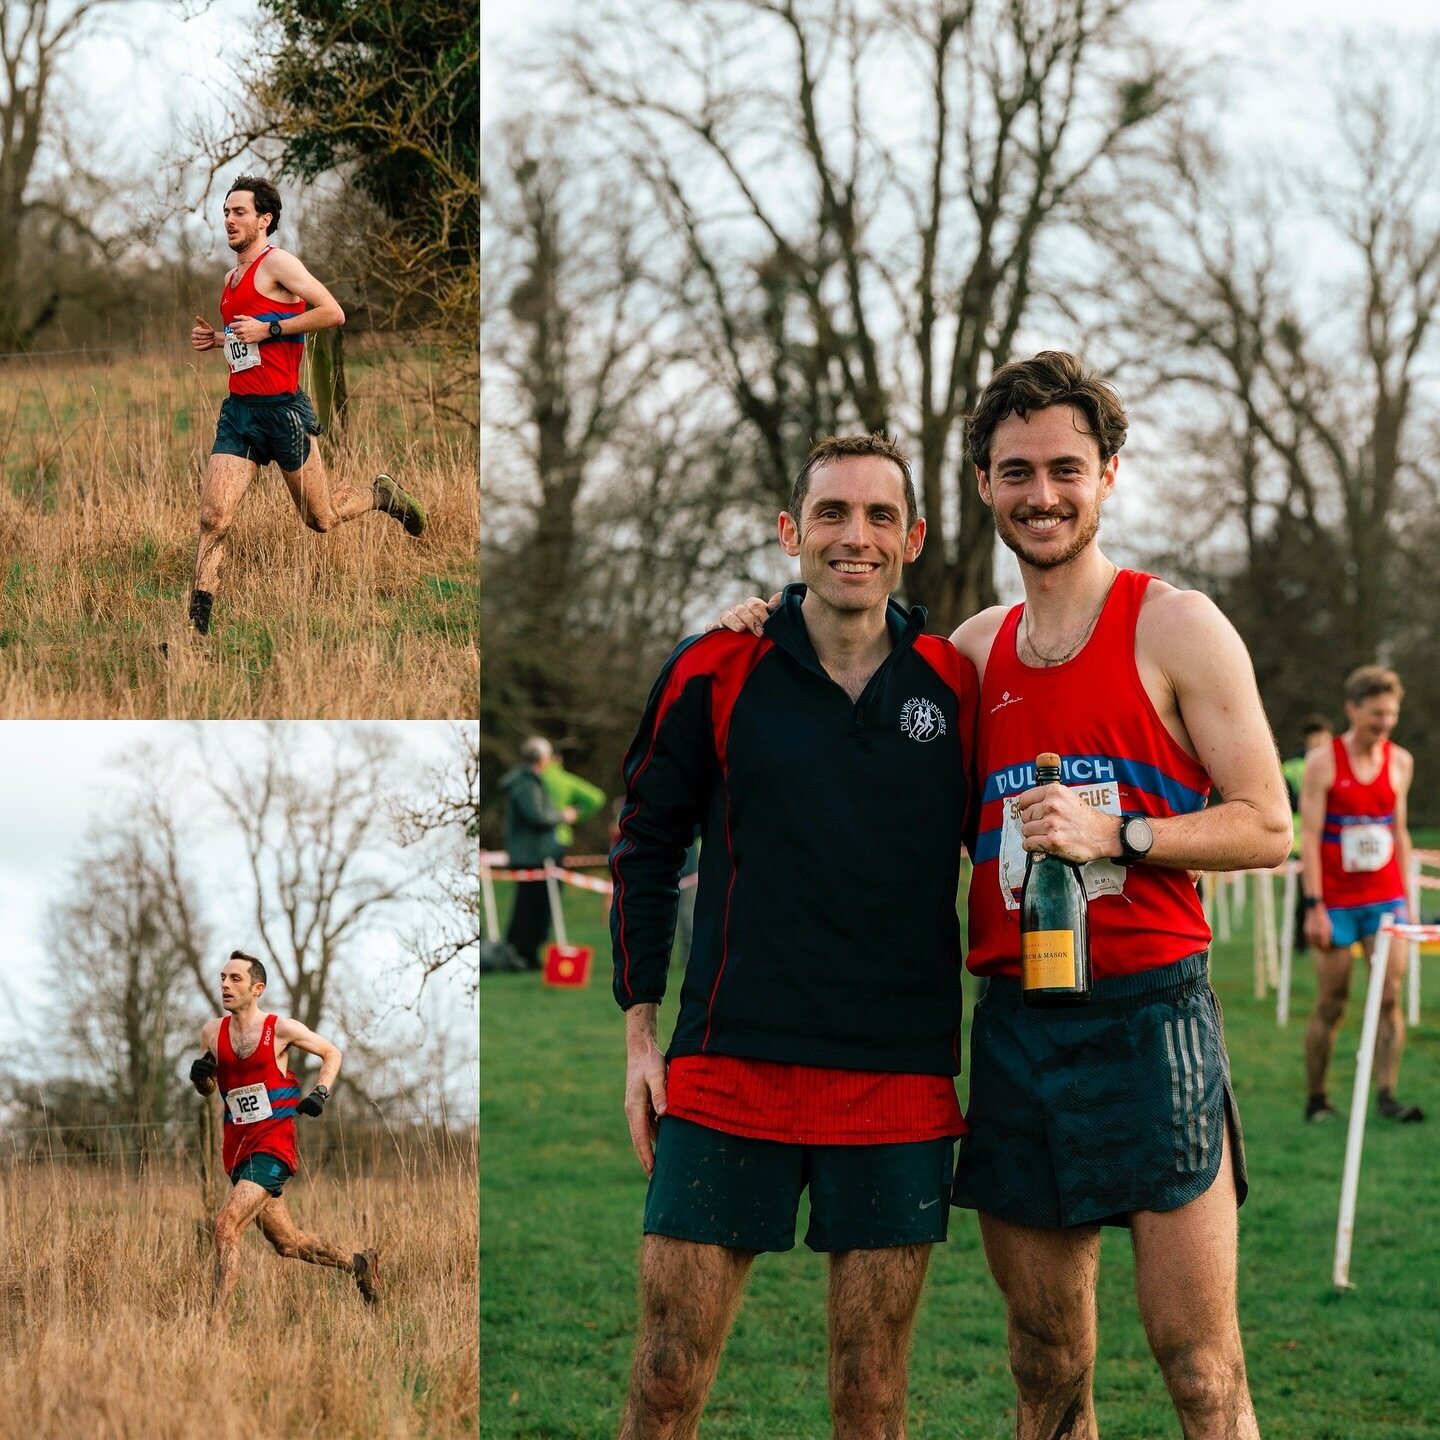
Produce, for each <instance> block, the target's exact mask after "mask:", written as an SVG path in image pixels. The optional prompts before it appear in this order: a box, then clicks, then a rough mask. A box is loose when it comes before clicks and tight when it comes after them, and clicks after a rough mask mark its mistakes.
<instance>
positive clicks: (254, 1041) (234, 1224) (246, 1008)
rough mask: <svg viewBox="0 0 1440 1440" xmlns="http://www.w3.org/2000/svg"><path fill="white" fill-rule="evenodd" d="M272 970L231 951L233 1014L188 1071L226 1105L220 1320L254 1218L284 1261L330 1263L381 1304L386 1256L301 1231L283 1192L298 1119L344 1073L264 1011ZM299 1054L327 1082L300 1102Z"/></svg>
mask: <svg viewBox="0 0 1440 1440" xmlns="http://www.w3.org/2000/svg"><path fill="white" fill-rule="evenodd" d="M264 989H265V967H264V965H262V964H261V963H260V961H259V960H257V959H255V957H254V956H253V955H246V954H244V953H243V952H242V951H240V950H235V951H232V952H231V955H230V959H229V960H228V961H227V962H226V964H225V968H224V969H223V970H221V972H220V1004H221V1006H222V1008H223V1009H224V1010H225V1011H226V1014H225V1015H224V1016H223V1017H222V1018H220V1019H218V1020H210V1021H207V1022H206V1024H205V1027H204V1029H202V1030H201V1032H200V1044H201V1047H202V1049H203V1051H204V1053H203V1054H202V1055H201V1056H200V1058H199V1059H198V1060H196V1061H195V1062H194V1064H192V1065H191V1067H190V1081H191V1084H193V1085H194V1086H195V1088H196V1090H198V1091H199V1092H200V1094H202V1095H209V1094H210V1093H211V1092H212V1091H214V1090H215V1088H216V1087H217V1085H218V1087H219V1090H220V1098H221V1100H222V1101H223V1102H224V1106H225V1148H224V1163H225V1171H226V1173H227V1174H228V1175H229V1176H230V1183H231V1185H232V1186H233V1187H234V1188H233V1189H232V1190H231V1191H230V1196H229V1198H228V1199H227V1200H226V1202H225V1204H224V1205H223V1206H221V1208H220V1213H219V1214H218V1215H217V1216H216V1217H215V1286H214V1291H213V1293H212V1299H211V1309H212V1311H213V1313H215V1314H216V1315H219V1316H221V1317H223V1316H224V1315H225V1314H226V1313H227V1312H228V1310H229V1308H230V1297H231V1296H232V1295H233V1294H234V1291H235V1281H236V1280H237V1279H238V1278H239V1275H240V1237H241V1235H243V1234H244V1233H245V1227H246V1226H247V1225H248V1224H250V1222H251V1221H252V1220H253V1221H254V1222H255V1224H256V1225H257V1226H259V1228H260V1233H261V1234H262V1235H264V1237H265V1238H266V1239H267V1240H268V1241H269V1242H270V1244H271V1246H272V1247H273V1248H274V1250H275V1253H276V1254H277V1255H279V1256H281V1257H282V1258H283V1259H286V1260H305V1261H308V1262H309V1263H310V1264H311V1265H329V1266H331V1267H333V1268H334V1269H336V1270H345V1271H348V1272H349V1273H350V1274H351V1275H353V1276H354V1277H355V1285H356V1288H357V1289H358V1290H359V1291H360V1298H361V1299H362V1300H364V1301H365V1303H366V1304H367V1305H374V1304H376V1303H377V1301H378V1300H379V1298H380V1274H379V1256H378V1254H377V1253H376V1252H375V1251H374V1250H360V1251H355V1250H343V1249H341V1248H340V1247H339V1246H338V1245H332V1244H331V1243H330V1242H329V1241H328V1240H324V1239H322V1238H321V1237H320V1236H319V1235H308V1234H306V1233H305V1232H304V1231H303V1230H299V1229H297V1228H296V1226H295V1222H294V1220H292V1219H291V1218H290V1212H289V1210H288V1209H286V1206H285V1201H284V1199H283V1198H282V1196H281V1191H282V1190H284V1188H285V1182H286V1181H287V1180H288V1179H289V1178H290V1177H291V1176H292V1175H293V1174H294V1173H295V1170H296V1167H297V1165H298V1163H299V1162H298V1160H297V1158H296V1154H295V1115H296V1112H297V1111H298V1112H299V1113H300V1114H301V1115H312V1116H319V1115H320V1114H321V1113H322V1112H323V1110H324V1109H325V1102H326V1100H328V1099H329V1097H330V1088H331V1086H333V1085H334V1084H335V1078H336V1076H338V1075H339V1073H340V1052H339V1050H337V1049H336V1048H335V1046H333V1045H332V1044H331V1043H330V1042H329V1041H328V1040H325V1039H323V1038H322V1037H321V1036H319V1035H317V1034H315V1032H314V1031H313V1030H308V1029H306V1027H305V1026H304V1025H302V1024H300V1022H299V1021H298V1020H287V1019H285V1018H284V1017H282V1016H279V1015H267V1014H266V1013H265V1012H264V1011H263V1010H261V1008H260V995H261V992H262V991H263V990H264ZM292 1045H293V1046H294V1047H295V1048H296V1049H297V1050H303V1051H305V1053H306V1054H307V1055H315V1056H317V1057H318V1058H319V1060H320V1079H319V1082H318V1083H317V1084H316V1086H315V1088H314V1089H313V1090H311V1092H310V1093H309V1094H308V1095H307V1096H306V1097H305V1098H304V1099H303V1100H301V1099H300V1098H299V1096H300V1087H299V1085H298V1084H297V1082H296V1078H295V1076H294V1075H293V1074H292V1073H291V1072H290V1071H289V1070H288V1069H287V1068H286V1066H285V1065H284V1063H283V1057H284V1054H285V1052H286V1050H287V1049H289V1048H290V1047H291V1046H292Z"/></svg>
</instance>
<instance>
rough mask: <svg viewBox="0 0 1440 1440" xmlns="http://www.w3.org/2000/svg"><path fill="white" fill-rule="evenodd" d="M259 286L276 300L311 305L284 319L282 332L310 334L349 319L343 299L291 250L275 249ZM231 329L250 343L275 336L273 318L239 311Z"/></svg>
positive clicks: (265, 266) (329, 328)
mask: <svg viewBox="0 0 1440 1440" xmlns="http://www.w3.org/2000/svg"><path fill="white" fill-rule="evenodd" d="M255 287H256V289H258V290H259V291H260V293H261V294H262V295H268V296H270V298H271V299H272V300H285V301H290V302H293V301H295V300H303V301H304V302H305V303H306V304H307V305H308V306H309V307H310V308H309V309H308V310H305V311H304V312H303V313H301V314H299V315H287V316H286V317H285V318H284V319H283V320H282V321H280V333H281V334H282V335H309V334H313V333H314V332H315V331H316V330H332V329H334V328H335V327H336V326H337V325H343V324H344V323H345V312H344V311H343V310H342V309H341V308H340V302H339V301H338V300H337V299H336V298H335V297H334V296H333V295H332V294H331V293H330V292H329V291H328V290H327V289H326V288H325V287H324V286H323V285H322V284H321V283H320V282H319V281H318V280H317V279H316V278H315V277H314V276H313V275H312V274H311V273H310V272H309V271H308V270H307V269H306V268H305V267H304V265H302V264H301V263H300V261H299V259H298V258H297V257H296V256H294V255H292V254H291V253H290V252H289V251H288V250H281V249H278V248H276V249H272V250H271V252H270V253H269V254H268V255H267V256H266V257H265V262H264V265H263V267H262V269H261V270H260V273H259V275H258V276H257V277H256V281H255ZM230 329H231V331H232V332H233V333H234V334H236V335H238V336H239V337H240V339H242V340H244V341H245V342H246V344H255V343H256V342H258V341H261V340H268V339H270V338H271V336H270V324H269V322H268V321H266V320H256V319H255V318H254V317H253V316H251V315H237V316H236V317H235V318H234V320H232V321H231V322H230Z"/></svg>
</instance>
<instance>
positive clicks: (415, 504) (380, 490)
mask: <svg viewBox="0 0 1440 1440" xmlns="http://www.w3.org/2000/svg"><path fill="white" fill-rule="evenodd" d="M370 488H371V491H372V492H373V494H374V496H375V508H376V509H377V510H383V511H384V512H385V513H386V514H387V515H393V516H394V517H395V518H396V519H397V520H398V521H399V522H400V523H401V524H402V525H403V526H404V527H405V533H406V534H407V535H423V534H424V533H425V507H424V506H423V505H422V504H421V503H420V502H419V501H418V500H417V499H416V498H415V497H414V496H413V495H408V494H406V492H405V491H404V490H402V489H401V488H400V487H399V486H398V485H397V484H396V483H395V482H394V480H392V479H391V478H390V476H388V475H377V476H376V477H375V483H374V484H373V485H372V486H371V487H370Z"/></svg>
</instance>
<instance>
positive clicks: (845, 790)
mask: <svg viewBox="0 0 1440 1440" xmlns="http://www.w3.org/2000/svg"><path fill="white" fill-rule="evenodd" d="M924 537H925V525H924V522H923V521H922V520H920V519H919V518H918V517H917V515H916V504H915V492H914V487H913V484H912V482H911V479H910V468H909V465H908V463H907V461H906V459H905V457H904V455H903V454H902V453H901V452H900V451H899V450H897V449H896V447H895V446H894V445H893V443H891V442H890V441H889V440H888V438H886V437H885V436H883V435H868V436H851V437H845V438H831V439H827V440H824V441H822V442H821V443H820V444H818V445H817V446H816V447H815V448H814V450H813V451H812V452H811V454H810V456H809V458H808V459H807V461H806V463H805V466H804V468H803V469H802V470H801V472H800V474H799V476H798V478H797V479H796V481H795V485H794V488H793V491H792V494H791V498H790V504H789V507H788V508H787V509H786V510H785V511H784V512H783V513H782V514H781V516H780V520H779V539H780V544H781V547H782V548H783V549H784V551H785V553H786V554H787V555H789V556H791V557H792V558H795V559H798V560H799V562H800V577H801V583H800V584H798V585H793V586H791V587H790V588H789V589H788V590H787V591H786V592H785V595H784V597H783V600H782V603H781V605H780V607H779V609H778V610H777V612H776V613H775V614H774V615H773V616H771V617H770V619H769V621H768V623H767V624H766V625H765V627H764V633H763V634H762V635H760V636H756V635H753V634H750V633H748V632H745V633H740V634H732V633H730V632H729V631H725V630H716V631H712V632H710V633H708V634H705V635H700V636H694V637H691V638H690V639H688V640H686V641H685V642H684V643H682V644H681V645H680V647H679V648H678V649H677V650H676V652H675V653H674V655H672V656H671V658H670V660H669V662H668V664H667V665H666V666H665V668H664V670H663V671H662V672H661V675H660V678H659V680H658V681H657V682H656V684H655V687H654V689H653V691H652V692H651V696H650V702H649V705H648V708H647V710H646V712H645V715H644V718H643V720H642V721H641V725H640V729H639V732H638V733H637V735H636V737H635V741H634V743H633V745H632V746H631V748H630V751H629V754H628V755H627V757H626V762H625V779H626V785H627V795H626V801H625V806H624V809H623V810H622V812H621V816H620V822H619V836H618V839H617V841H616V844H615V847H614V850H613V851H612V854H611V869H612V873H613V876H614V881H615V901H614V905H613V908H612V910H611V929H612V936H613V941H614V961H615V978H614V989H615V998H616V1000H617V1001H618V1002H619V1004H620V1005H621V1007H622V1008H623V1009H624V1010H625V1012H626V1016H625V1020H626V1047H627V1052H628V1069H627V1075H626V1101H625V1109H626V1115H627V1118H628V1121H629V1126H630V1135H631V1140H632V1143H633V1144H634V1147H635V1151H636V1154H637V1155H638V1157H639V1159H640V1163H641V1166H642V1167H643V1168H644V1170H645V1172H646V1174H647V1175H649V1176H650V1187H649V1193H648V1196H647V1199H646V1203H645V1219H644V1231H645V1237H644V1242H643V1248H642V1252H641V1309H642V1317H641V1329H640V1336H639V1340H638V1343H637V1346H636V1351H635V1357H634V1363H633V1367H632V1372H631V1381H630V1393H629V1400H628V1404H627V1406H626V1410H625V1416H624V1419H623V1422H622V1426H621V1432H620V1433H621V1435H622V1436H624V1437H629V1440H636V1437H658V1436H677V1437H681V1436H693V1435H694V1433H695V1428H696V1426H697V1425H698V1423H699V1417H700V1413H701V1410H702V1408H703V1406H704V1403H705V1397H706V1395H707V1393H708V1391H709V1388H710V1384H711V1381H712V1380H713V1379H714V1376H715V1371H716V1367H717V1365H718V1363H719V1359H720V1352H721V1348H722V1346H723V1345H724V1342H725V1337H726V1334H727V1333H728V1331H729V1328H730V1323H731V1320H732V1318H733V1316H734V1314H735V1309H736V1306H737V1305H738V1303H739V1299H740V1293H741V1288H742V1286H743V1284H744V1282H745V1278H746V1275H747V1273H748V1271H749V1269H750V1266H751V1263H752V1261H753V1260H754V1258H755V1256H756V1254H757V1253H759V1252H760V1251H765V1250H788V1249H790V1248H792V1247H793V1245H794V1243H795V1218H796V1210H797V1205H798V1202H799V1197H800V1193H801V1191H802V1190H804V1189H805V1188H806V1186H807V1185H808V1186H809V1190H810V1206H811V1219H810V1227H809V1232H808V1233H807V1235H806V1237H805V1242H806V1244H807V1245H808V1246H809V1247H810V1248H811V1249H812V1250H818V1251H823V1252H826V1253H827V1254H828V1255H829V1257H830V1300H829V1329H830V1365H829V1389H830V1401H831V1409H832V1412H833V1414H834V1421H835V1434H836V1435H837V1436H843V1437H862V1436H864V1437H872V1436H875V1437H882V1436H883V1437H898V1436H900V1435H902V1434H903V1432H904V1423H905V1396H906V1363H907V1352H908V1347H909V1340H910V1334H911V1330H912V1328H913V1324H914V1319H915V1313H916V1308H917V1306H918V1304H919V1299H920V1291H921V1285H922V1283H923V1280H924V1276H925V1270H926V1266H927V1264H928V1261H929V1254H930V1247H931V1245H932V1244H933V1243H935V1242H936V1241H940V1240H943V1239H944V1238H945V1235H946V1218H945V1215H946V1211H947V1209H948V1205H947V1198H948V1194H949V1177H950V1173H951V1159H952V1152H953V1149H954V1139H955V1137H956V1136H957V1135H958V1134H959V1133H960V1132H961V1130H962V1128H963V1121H962V1120H961V1117H960V1111H959V1106H958V1104H957V1102H956V1096H955V1086H954V1080H953V1076H954V1074H955V1072H956V1070H957V1069H958V1059H959V1024H960V985H959V967H960V939H959V928H958V924H957V921H956V915H955V890H956V884H957V881H958V878H959V865H960V837H961V823H962V820H963V817H964V815H965V813H966V810H967V806H968V789H967V783H966V757H967V755H968V751H969V746H970V737H971V732H972V727H973V723H974V702H975V677H974V672H973V670H972V669H971V667H970V666H969V665H968V664H967V663H966V662H965V661H963V660H962V659H961V658H960V657H959V656H958V655H957V654H956V652H955V650H954V649H953V648H952V647H951V646H950V645H949V644H947V643H946V642H945V641H944V640H942V639H940V638H938V637H935V636H927V635H924V634H922V633H921V632H922V630H923V628H924V612H923V611H921V610H918V609H916V610H912V611H910V612H908V613H907V612H906V611H905V610H903V609H902V608H901V607H900V606H899V605H897V604H895V603H893V602H892V601H891V600H890V598H889V597H890V595H891V594H892V592H893V591H894V590H895V589H896V588H897V586H898V585H899V583H900V579H901V573H902V569H903V567H904V565H905V564H906V563H907V562H909V561H911V560H914V559H915V557H916V556H917V555H918V554H919V553H920V548H921V545H922V544H923V542H924ZM697 825H698V826H699V827H700V831H701V835H702V839H703V844H702V847H701V850H700V881H699V892H698V896H697V899H696V907H695V926H694V938H693V943H692V947H691V951H690V959H689V963H688V966H687V968H686V973H685V983H684V987H683V992H682V995H681V999H680V1013H679V1017H678V1020H677V1022H676V1024H675V1028H674V1035H673V1038H672V1040H671V1042H670V1046H669V1050H668V1053H667V1054H663V1055H662V1053H661V1051H660V1048H659V1041H658V1036H657V1012H658V1009H659V1005H660V1002H661V1000H662V998H663V997H664V993H665V982H666V971H667V967H668V964H669V959H670V950H671V944H672V939H673V934H674V929H675V917H676V904H677V888H678V880H679V876H680V871H681V865H682V862H683V860H684V856H685V852H686V848H687V847H688V846H689V844H690V841H691V838H692V836H693V834H694V831H695V827H696V826H697ZM657 1132H658V1135H657Z"/></svg>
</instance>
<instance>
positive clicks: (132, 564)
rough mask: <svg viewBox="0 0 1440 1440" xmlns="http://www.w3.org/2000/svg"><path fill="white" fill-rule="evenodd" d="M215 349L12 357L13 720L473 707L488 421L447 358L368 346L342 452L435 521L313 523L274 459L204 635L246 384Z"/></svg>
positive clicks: (6, 703) (459, 712)
mask: <svg viewBox="0 0 1440 1440" xmlns="http://www.w3.org/2000/svg"><path fill="white" fill-rule="evenodd" d="M210 358H212V357H205V356H202V357H195V359H196V361H197V363H196V364H191V363H190V360H189V359H188V358H187V357H186V354H185V352H183V351H180V350H176V351H174V352H173V353H172V352H166V353H163V354H161V355H158V356H157V355H154V354H145V355H141V356H138V357H130V358H117V359H115V360H113V361H110V362H108V363H103V364H89V363H87V364H85V365H83V366H77V365H74V364H72V363H70V362H67V361H62V360H57V361H53V362H49V363H46V364H40V363H37V364H34V365H22V366H17V365H16V364H15V363H13V362H12V363H10V364H7V365H6V366H4V367H3V368H0V442H3V450H0V467H3V469H4V473H3V475H0V718H67V717H82V716H84V717H93V718H112V717H126V718H141V719H144V718H158V717H172V718H248V717H262V718H288V719H307V718H331V719H349V718H376V719H379V718H383V719H391V718H396V719H404V718H434V717H461V716H473V715H474V714H475V713H476V708H477V679H476V677H477V673H478V603H477V593H478V584H477V578H476V558H475V557H476V546H477V543H478V534H479V517H478V509H479V499H478V490H477V486H476V481H475V461H474V452H473V432H472V431H471V430H470V428H469V427H468V426H467V425H465V424H464V423H463V422H462V421H461V420H458V419H456V418H454V417H453V416H452V415H451V414H448V413H447V411H446V410H445V408H444V407H443V405H442V404H439V403H437V401H436V398H435V397H436V384H435V378H436V377H435V372H436V371H438V370H441V369H443V367H444V363H445V362H444V361H443V359H440V358H435V359H432V360H427V359H417V358H416V357H415V356H414V355H408V354H405V353H404V352H397V353H396V354H394V355H392V354H386V353H372V354H370V355H369V356H365V355H361V356H359V357H357V358H356V359H355V360H354V361H352V365H351V372H352V373H351V391H352V412H353V418H352V421H351V424H350V427H349V431H348V434H347V436H346V437H345V442H344V445H343V447H341V448H337V449H335V450H333V451H328V452H327V454H326V460H327V464H328V466H329V470H330V474H331V477H332V480H338V479H342V478H345V479H350V480H352V481H353V482H354V483H356V484H359V485H368V484H369V481H370V478H371V477H372V476H373V475H374V474H376V473H377V472H379V471H381V470H386V471H389V472H390V473H392V474H394V475H395V476H396V478H397V479H399V480H400V482H401V484H403V485H405V486H406V488H408V489H410V490H412V491H413V492H414V493H415V494H417V495H418V496H419V497H420V498H421V500H422V502H423V503H424V504H425V505H426V507H427V509H428V511H429V516H430V527H429V529H428V530H427V532H426V534H425V535H424V536H423V537H422V538H421V539H420V540H418V541H417V540H413V539H411V538H410V537H408V536H407V535H405V534H404V532H403V531H402V530H401V528H400V526H399V525H398V524H396V523H395V521H393V520H391V519H389V518H388V517H386V516H382V515H366V516H363V517H362V518H361V519H359V520H357V521H355V522H354V523H353V524H349V525H345V526H342V527H340V528H339V529H338V530H336V531H334V532H332V533H331V534H329V535H316V534H313V533H312V532H310V531H309V530H307V529H305V528H304V526H303V525H302V524H301V523H300V521H299V518H298V516H297V515H296V513H295V510H294V508H293V506H292V505H291V502H290V499H289V496H288V494H287V493H286V491H285V486H284V482H283V480H282V479H281V477H280V475H279V472H278V471H276V470H275V469H274V468H273V467H267V468H266V469H264V470H262V471H261V472H260V476H259V479H258V480H257V481H256V482H255V484H254V486H253V487H252V488H251V490H250V493H249V494H248V495H247V496H246V498H245V500H244V502H243V504H242V506H241V509H240V513H239V517H238V520H237V522H236V525H235V528H234V529H233V530H232V532H231V535H230V538H229V541H228V542H227V550H226V558H225V564H224V569H223V571H222V574H221V581H220V590H219V593H218V594H217V598H216V602H215V618H214V626H213V630H212V634H211V636H210V638H209V639H208V640H207V641H204V642H194V641H192V640H191V638H190V634H189V627H188V625H187V623H186V619H185V606H186V601H187V598H188V595H189V586H190V568H191V564H192V561H193V557H194V547H195V535H196V526H197V516H198V497H199V485H200V479H201V476H202V474H203V470H204V466H205V464H206V461H207V459H208V456H209V450H210V443H211V440H212V439H213V436H214V424H215V415H216V412H217V411H218V408H219V404H220V401H221V399H222V398H223V396H224V393H225V381H224V366H223V364H220V363H217V364H215V365H212V366H206V365H204V364H202V363H198V362H202V361H204V360H206V359H210ZM327 443H328V442H327ZM162 646H163V647H164V648H163V649H162Z"/></svg>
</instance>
